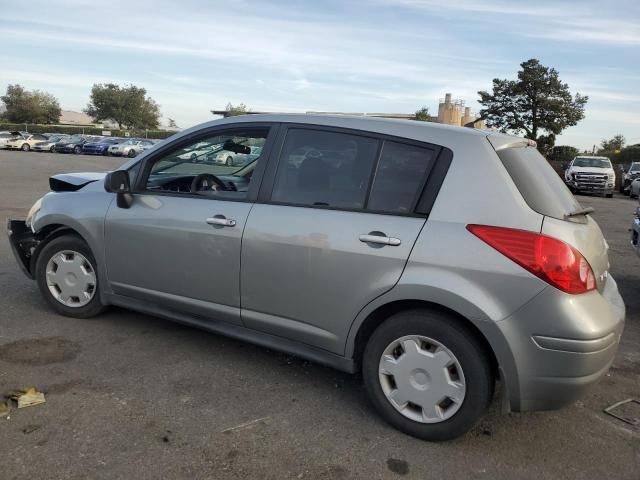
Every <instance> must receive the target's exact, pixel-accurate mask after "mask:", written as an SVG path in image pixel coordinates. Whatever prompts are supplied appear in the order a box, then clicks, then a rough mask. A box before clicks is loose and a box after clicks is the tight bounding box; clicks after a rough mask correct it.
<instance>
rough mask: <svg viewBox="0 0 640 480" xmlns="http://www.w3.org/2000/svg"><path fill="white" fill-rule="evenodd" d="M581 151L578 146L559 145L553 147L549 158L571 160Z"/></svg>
mask: <svg viewBox="0 0 640 480" xmlns="http://www.w3.org/2000/svg"><path fill="white" fill-rule="evenodd" d="M579 153H580V150H578V149H577V148H576V147H571V146H569V145H559V146H557V147H553V148H552V149H551V153H550V155H549V160H554V161H556V162H563V163H565V162H570V161H571V160H573V158H574V157H576V156H577V155H578V154H579Z"/></svg>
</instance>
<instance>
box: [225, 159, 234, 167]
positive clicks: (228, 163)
mask: <svg viewBox="0 0 640 480" xmlns="http://www.w3.org/2000/svg"><path fill="white" fill-rule="evenodd" d="M224 164H225V165H226V166H227V167H231V166H232V165H233V158H231V157H227V161H226V162H224Z"/></svg>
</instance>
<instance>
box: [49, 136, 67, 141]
mask: <svg viewBox="0 0 640 480" xmlns="http://www.w3.org/2000/svg"><path fill="white" fill-rule="evenodd" d="M64 138H66V137H62V136H60V135H52V136H51V137H49V138H48V139H47V142H59V141H60V140H62V139H64Z"/></svg>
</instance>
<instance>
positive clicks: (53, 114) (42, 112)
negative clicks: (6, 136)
mask: <svg viewBox="0 0 640 480" xmlns="http://www.w3.org/2000/svg"><path fill="white" fill-rule="evenodd" d="M0 100H2V102H3V103H4V105H5V112H4V113H3V114H2V117H3V118H4V119H5V120H7V121H9V122H12V123H39V124H51V123H58V121H59V120H60V115H61V114H62V112H61V110H60V104H59V103H58V100H57V99H56V98H55V97H54V96H53V95H51V94H50V93H47V92H41V91H40V90H32V91H28V90H25V89H24V87H22V86H21V85H18V84H15V85H9V86H8V87H7V92H6V93H5V95H3V96H2V97H0Z"/></svg>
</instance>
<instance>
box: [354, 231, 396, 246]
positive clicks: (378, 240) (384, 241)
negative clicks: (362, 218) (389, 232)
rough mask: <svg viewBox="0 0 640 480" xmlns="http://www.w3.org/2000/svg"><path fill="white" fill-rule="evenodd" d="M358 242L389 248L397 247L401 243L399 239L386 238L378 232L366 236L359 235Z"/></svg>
mask: <svg viewBox="0 0 640 480" xmlns="http://www.w3.org/2000/svg"><path fill="white" fill-rule="evenodd" d="M360 241H361V242H362V243H375V244H378V245H389V246H390V247H397V246H398V245H400V244H401V243H402V242H401V241H400V239H399V238H394V237H387V236H386V235H384V234H382V235H381V234H380V233H379V232H371V233H369V234H368V235H360Z"/></svg>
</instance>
